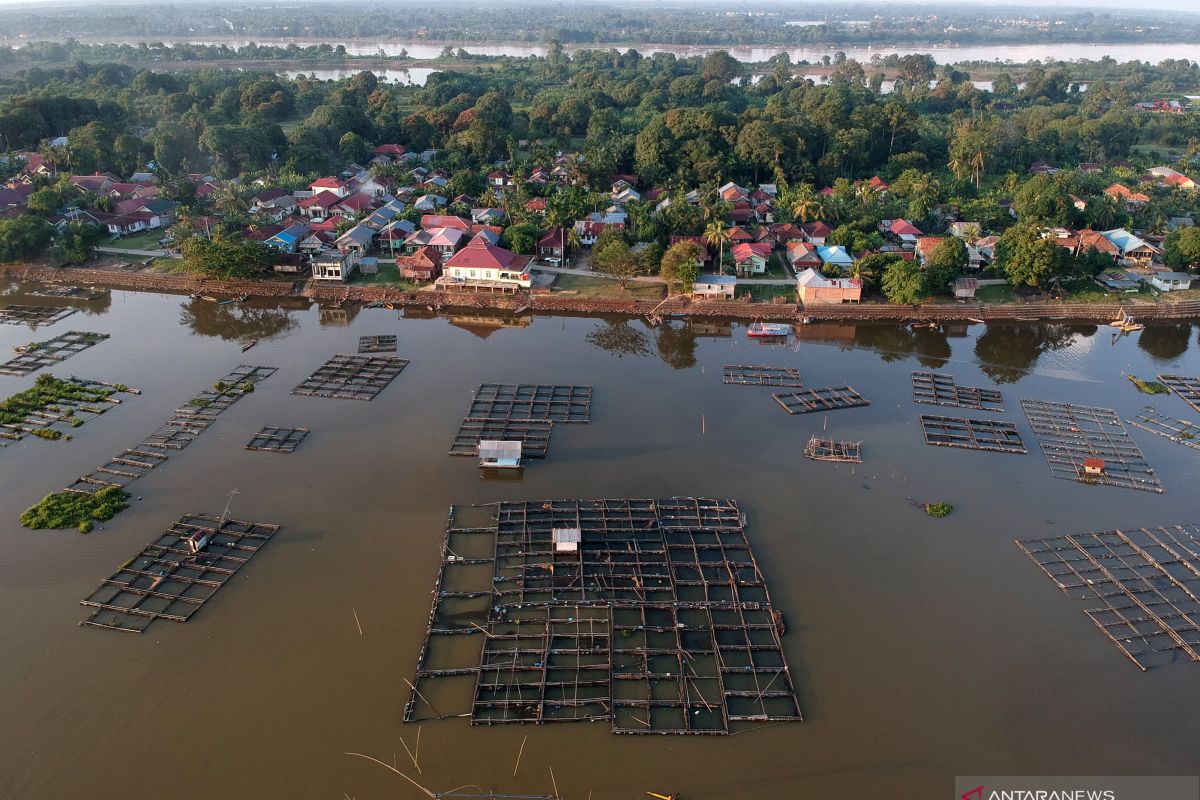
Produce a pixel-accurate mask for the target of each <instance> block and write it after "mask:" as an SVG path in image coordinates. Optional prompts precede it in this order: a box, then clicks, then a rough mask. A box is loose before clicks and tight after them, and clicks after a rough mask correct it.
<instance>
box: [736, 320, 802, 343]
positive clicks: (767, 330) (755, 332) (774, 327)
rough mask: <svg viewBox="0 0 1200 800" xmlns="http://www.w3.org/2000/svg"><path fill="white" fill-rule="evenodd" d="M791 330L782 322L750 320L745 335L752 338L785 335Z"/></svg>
mask: <svg viewBox="0 0 1200 800" xmlns="http://www.w3.org/2000/svg"><path fill="white" fill-rule="evenodd" d="M791 332H792V329H791V327H790V326H788V325H785V324H783V323H782V322H751V323H750V325H749V326H748V327H747V328H746V335H747V336H749V337H751V338H754V339H769V338H775V337H781V336H787V335H788V334H789V333H791Z"/></svg>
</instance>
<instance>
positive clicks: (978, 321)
mask: <svg viewBox="0 0 1200 800" xmlns="http://www.w3.org/2000/svg"><path fill="white" fill-rule="evenodd" d="M967 322H974V323H975V324H976V325H986V324H987V320H986V319H980V318H979V317H967Z"/></svg>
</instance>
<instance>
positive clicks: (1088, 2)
mask: <svg viewBox="0 0 1200 800" xmlns="http://www.w3.org/2000/svg"><path fill="white" fill-rule="evenodd" d="M290 1H291V2H297V1H298V2H302V3H304V2H307V3H316V2H321V3H327V4H328V0H290ZM364 1H365V2H371V3H381V4H382V3H391V4H395V5H396V6H399V7H403V6H404V5H406V3H408V2H413V1H414V0H364ZM149 2H153V3H156V4H157V3H162V2H178V3H183V2H193V0H115V2H112V1H111V0H110V1H109V2H106V3H105V5H107V6H112V5H134V4H138V3H149ZM218 2H221V3H226V2H231V4H232V2H236V0H218ZM268 2H272V3H274V2H277V0H268ZM535 2H536V0H535ZM599 2H602V3H603V2H616V3H621V2H633V3H641V2H644V0H599ZM97 4H98V2H97V0H0V6H64V5H75V6H78V5H83V6H91V5H97ZM250 4H251V0H246V5H250ZM671 4H672V5H677V4H678V0H674V2H671ZM701 4H702V5H726V4H727V2H726V0H716V1H715V2H714V1H713V0H699V2H698V3H697V5H701ZM949 4H951V3H950V2H949V0H931V1H930V0H925V1H923V0H878V1H877V2H872V1H871V0H823V2H820V3H818V2H801V3H796V2H794V0H782V2H780V0H759V2H755V0H742V1H741V2H738V3H736V4H735V5H736V6H737V7H738V8H741V9H746V10H750V9H753V8H759V7H761V8H768V7H770V6H775V5H789V6H795V5H804V6H807V7H809V8H812V9H814V10H817V9H820V8H821V7H829V6H838V5H875V6H893V7H895V6H922V5H925V6H934V5H949ZM332 5H338V3H337V2H336V0H335V2H334V3H332ZM953 5H955V6H958V7H967V8H987V7H989V6H1004V7H1008V8H1012V7H1028V8H1032V9H1037V10H1039V11H1044V10H1046V9H1048V8H1073V9H1090V10H1097V11H1103V10H1108V9H1111V10H1123V11H1133V12H1136V10H1137V9H1157V10H1165V11H1182V12H1191V13H1195V14H1200V0H1137V2H1132V3H1131V2H1130V0H1050V1H1049V2H1036V1H1035V0H999V1H998V0H953Z"/></svg>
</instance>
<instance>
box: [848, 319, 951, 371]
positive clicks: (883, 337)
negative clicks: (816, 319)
mask: <svg viewBox="0 0 1200 800" xmlns="http://www.w3.org/2000/svg"><path fill="white" fill-rule="evenodd" d="M838 327H844V326H838ZM853 327H854V346H855V347H862V348H866V349H868V350H874V351H875V352H876V353H878V354H879V357H880V358H882V359H883V360H884V361H888V362H892V361H903V360H904V359H906V358H908V357H909V356H916V358H917V361H919V362H920V364H921V366H923V367H928V368H929V369H938V368H940V367H944V366H945V365H946V363H947V362H948V361H949V360H950V343H949V342H948V341H946V334H945V333H943V332H942V331H940V330H931V329H929V328H917V329H916V330H913V329H911V328H910V327H909V326H908V325H902V324H898V323H885V324H878V323H869V324H863V325H856V326H853Z"/></svg>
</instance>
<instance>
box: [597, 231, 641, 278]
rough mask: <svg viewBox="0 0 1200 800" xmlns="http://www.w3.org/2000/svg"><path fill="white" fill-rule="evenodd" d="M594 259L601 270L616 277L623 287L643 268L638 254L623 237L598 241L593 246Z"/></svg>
mask: <svg viewBox="0 0 1200 800" xmlns="http://www.w3.org/2000/svg"><path fill="white" fill-rule="evenodd" d="M592 261H593V262H594V263H595V265H596V267H597V269H599V270H600V271H601V272H603V273H606V274H608V275H611V276H613V277H614V278H616V279H617V283H618V284H620V286H621V288H622V289H624V288H625V286H626V285H627V284H628V283H629V280H630V278H632V277H633V276H635V275H637V274H638V273H639V272H641V270H642V265H641V263H640V262H639V261H638V257H637V254H636V253H634V252H632V251H631V250H630V249H629V245H628V244H626V243H625V241H624V240H622V239H610V240H609V241H607V242H597V243H596V245H595V247H593V248H592Z"/></svg>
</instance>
